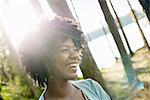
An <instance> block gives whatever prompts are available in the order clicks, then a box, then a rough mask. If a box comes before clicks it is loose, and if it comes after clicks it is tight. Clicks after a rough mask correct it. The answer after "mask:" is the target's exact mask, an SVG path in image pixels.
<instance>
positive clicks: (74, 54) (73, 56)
mask: <svg viewBox="0 0 150 100" xmlns="http://www.w3.org/2000/svg"><path fill="white" fill-rule="evenodd" d="M70 58H71V59H74V60H77V61H79V60H80V55H79V53H78V51H77V50H72V51H71V53H70Z"/></svg>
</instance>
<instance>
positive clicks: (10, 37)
mask: <svg viewBox="0 0 150 100" xmlns="http://www.w3.org/2000/svg"><path fill="white" fill-rule="evenodd" d="M149 4H150V3H149V1H147V0H145V1H144V0H0V100H37V99H38V97H39V96H40V94H41V93H42V91H43V90H42V89H40V88H39V87H38V86H37V84H36V83H34V82H32V80H30V78H29V75H28V74H26V73H25V71H24V69H23V67H22V65H21V63H20V59H19V57H18V51H17V49H18V45H19V43H20V41H21V40H22V39H23V38H24V35H26V34H27V33H28V32H29V31H30V30H31V29H36V24H37V23H38V20H39V18H40V16H44V15H46V16H49V17H50V18H53V17H54V16H56V15H59V16H64V17H69V18H72V19H74V20H76V21H77V22H78V23H79V24H80V26H81V29H82V31H83V33H84V35H85V37H86V40H87V43H88V46H87V50H86V53H85V55H84V57H83V63H82V65H81V67H80V68H78V71H77V73H78V77H79V78H78V79H83V78H89V77H90V78H93V79H94V80H97V81H98V82H99V83H100V84H101V85H102V86H103V88H104V89H105V90H106V91H107V93H108V94H109V95H110V96H111V98H112V99H113V100H149V98H150V25H149V9H150V5H149ZM146 7H148V8H146ZM30 35H32V34H30Z"/></svg>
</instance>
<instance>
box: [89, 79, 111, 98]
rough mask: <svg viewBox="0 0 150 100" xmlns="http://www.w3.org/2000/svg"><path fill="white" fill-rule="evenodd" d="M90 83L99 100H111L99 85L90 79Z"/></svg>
mask: <svg viewBox="0 0 150 100" xmlns="http://www.w3.org/2000/svg"><path fill="white" fill-rule="evenodd" d="M91 81H92V84H93V88H94V90H95V93H96V95H97V96H98V98H99V99H100V100H111V99H110V97H109V95H108V94H107V93H106V91H105V90H104V89H103V88H102V87H101V85H100V84H99V83H98V82H96V81H94V80H92V79H91Z"/></svg>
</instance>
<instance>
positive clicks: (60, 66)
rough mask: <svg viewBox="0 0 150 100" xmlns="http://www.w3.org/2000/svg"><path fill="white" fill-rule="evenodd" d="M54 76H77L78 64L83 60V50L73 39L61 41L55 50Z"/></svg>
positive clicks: (69, 78)
mask: <svg viewBox="0 0 150 100" xmlns="http://www.w3.org/2000/svg"><path fill="white" fill-rule="evenodd" d="M54 52H55V53H54V54H55V55H54V59H55V60H54V63H55V67H54V70H53V73H54V77H56V78H59V79H65V80H71V79H75V78H76V77H77V73H76V71H77V66H79V64H80V61H81V56H80V53H81V50H78V49H77V48H76V47H75V45H74V43H73V41H72V40H71V39H67V40H66V41H64V42H62V41H60V43H59V45H58V46H56V49H55V51H54Z"/></svg>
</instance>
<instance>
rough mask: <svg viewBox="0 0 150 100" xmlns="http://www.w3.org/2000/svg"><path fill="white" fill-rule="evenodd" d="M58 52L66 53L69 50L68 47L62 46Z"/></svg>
mask: <svg viewBox="0 0 150 100" xmlns="http://www.w3.org/2000/svg"><path fill="white" fill-rule="evenodd" d="M60 52H63V53H68V52H69V49H68V48H62V49H60Z"/></svg>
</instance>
